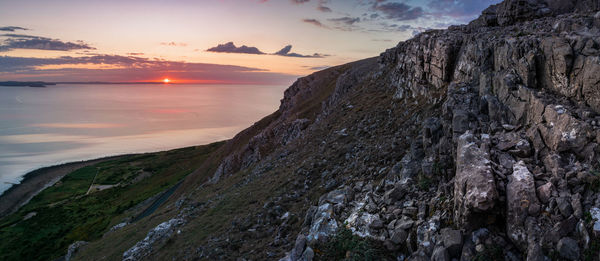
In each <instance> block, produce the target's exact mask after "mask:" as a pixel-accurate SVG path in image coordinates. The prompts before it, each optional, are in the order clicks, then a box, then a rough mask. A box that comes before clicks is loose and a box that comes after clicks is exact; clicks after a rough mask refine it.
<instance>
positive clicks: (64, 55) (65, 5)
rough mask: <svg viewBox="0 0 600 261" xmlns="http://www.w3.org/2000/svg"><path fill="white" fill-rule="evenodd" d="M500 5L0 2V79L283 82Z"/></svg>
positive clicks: (467, 0) (475, 0) (441, 1)
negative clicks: (488, 7) (491, 6)
mask: <svg viewBox="0 0 600 261" xmlns="http://www.w3.org/2000/svg"><path fill="white" fill-rule="evenodd" d="M498 2H500V0H421V1H417V0H86V1H81V0H53V1H47V0H2V1H0V81H6V80H20V81H29V80H40V81H58V82H65V81H71V82H80V81H86V82H87V81H106V82H136V81H161V80H163V79H165V78H169V79H171V81H172V82H176V83H177V82H179V83H188V82H189V83H192V82H193V83H213V84H214V83H228V84H289V83H291V81H292V80H293V79H295V78H297V77H299V76H302V75H307V74H309V73H311V72H314V71H317V70H321V69H324V68H327V67H330V66H335V65H340V64H344V63H347V62H351V61H355V60H359V59H364V58H369V57H373V56H377V55H379V54H380V53H381V52H383V51H385V49H388V48H391V47H393V46H395V45H396V44H397V43H398V42H400V41H404V40H407V39H409V38H411V37H413V36H414V35H416V34H418V33H419V32H422V31H425V30H428V29H443V28H447V27H448V26H449V25H453V24H465V23H468V22H469V21H470V20H472V19H474V18H476V17H477V16H479V14H480V13H481V11H482V10H483V9H485V8H486V7H487V6H489V5H491V4H496V3H498Z"/></svg>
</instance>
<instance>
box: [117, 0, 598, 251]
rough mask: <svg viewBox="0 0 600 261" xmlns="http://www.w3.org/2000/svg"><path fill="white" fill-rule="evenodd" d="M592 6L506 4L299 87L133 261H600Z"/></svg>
mask: <svg viewBox="0 0 600 261" xmlns="http://www.w3.org/2000/svg"><path fill="white" fill-rule="evenodd" d="M598 10H600V2H599V1H597V0H572V1H557V0H547V1H543V0H537V1H536V0H528V1H525V0H506V1H504V2H502V3H500V4H498V5H495V6H491V7H490V8H488V9H486V10H485V11H484V12H483V13H482V15H481V17H480V18H478V19H476V20H474V21H473V22H471V23H470V24H468V25H463V26H452V27H450V28H449V29H447V30H431V31H428V32H424V33H421V34H419V35H417V36H415V37H414V38H413V39H410V40H408V41H405V42H401V43H399V44H398V45H397V46H396V47H394V48H391V49H389V50H386V51H385V52H384V53H382V54H381V55H380V56H379V57H378V58H373V59H367V60H363V61H358V62H355V63H351V64H347V65H343V66H339V67H335V68H331V69H327V70H325V71H322V72H318V73H315V74H313V75H310V76H307V77H305V78H301V79H299V80H298V81H297V82H296V83H294V84H293V85H292V86H291V87H290V88H289V89H288V90H287V91H286V92H285V96H284V99H283V100H282V103H281V106H280V108H279V110H278V111H277V112H276V113H274V114H273V115H271V116H269V117H268V118H265V119H264V120H263V121H261V122H259V123H257V124H255V126H253V127H251V128H249V129H248V130H246V131H244V132H242V133H240V134H239V135H238V136H236V137H235V138H234V139H233V140H231V141H230V142H229V143H228V145H227V146H225V149H224V150H223V151H222V152H221V154H219V155H221V156H219V157H221V158H220V160H219V162H220V163H219V165H218V168H217V169H216V170H215V171H211V172H210V173H209V175H204V176H201V175H200V174H196V175H193V176H191V177H189V178H188V180H187V184H186V185H184V186H182V189H180V191H179V192H178V194H177V195H178V196H179V197H178V201H177V202H173V203H172V204H171V205H170V206H169V208H168V209H167V210H165V211H166V212H169V211H170V212H171V213H178V214H177V216H176V217H175V216H174V215H175V214H173V215H172V216H173V219H171V221H165V223H162V224H161V225H162V227H160V226H161V225H159V226H158V227H156V228H155V229H154V230H152V231H151V232H150V233H148V235H147V237H146V239H144V241H140V242H139V243H138V245H136V246H137V248H136V246H134V247H132V248H131V249H129V250H128V251H127V252H125V254H124V255H123V258H124V259H127V260H137V259H144V258H149V259H160V258H165V257H172V256H180V257H182V258H186V259H194V258H199V259H210V260H215V259H236V258H239V259H238V260H250V259H252V260H264V259H279V258H283V259H284V260H294V261H295V260H313V259H340V258H346V259H356V258H367V257H375V258H377V259H379V258H381V259H390V260H453V259H455V260H458V259H460V260H502V259H504V260H562V259H564V260H600V253H599V252H600V162H599V157H600V156H599V155H600V154H599V152H600V147H599V146H598V143H600V114H599V113H600V12H597V11H598ZM199 173H200V172H199ZM199 190H203V191H212V192H211V193H212V194H206V193H204V192H202V193H204V194H202V193H200V192H197V191H199ZM232 202H235V204H234V203H232ZM232 204H234V205H232ZM223 209H226V210H227V211H225V212H218V211H222V210H223ZM166 212H165V213H166ZM211 213H213V214H214V213H225V214H222V215H220V216H218V217H217V219H219V222H221V223H218V222H217V221H215V220H214V219H211V216H210V214H211ZM213 218H214V217H213ZM173 220H175V221H173ZM169 222H170V223H169ZM167 226H168V232H169V233H167V234H165V235H166V238H168V243H164V242H163V243H161V244H158V243H155V242H158V241H156V240H155V241H152V237H157V233H158V232H156V231H155V230H156V229H158V228H161V229H162V228H164V227H167ZM175 230H179V232H177V233H174V231H175ZM206 231H209V232H206ZM348 233H350V234H348ZM186 235H187V236H186ZM344 235H345V237H344ZM159 238H160V237H159ZM344 238H346V239H347V240H348V242H349V243H353V245H351V246H352V247H350V248H349V249H348V248H344V246H345V245H344V241H343V240H345V239H344ZM148 240H150V241H148ZM160 240H162V241H165V240H164V238H160ZM348 242H346V243H348ZM354 243H356V244H354ZM139 244H141V245H139ZM139 246H146V247H145V248H140V247H139ZM365 246H369V247H366V248H365ZM340 249H341V250H342V254H341V255H339V253H338V252H339V251H340ZM356 250H360V251H356ZM336 251H337V252H336Z"/></svg>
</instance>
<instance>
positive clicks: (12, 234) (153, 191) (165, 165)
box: [0, 142, 223, 260]
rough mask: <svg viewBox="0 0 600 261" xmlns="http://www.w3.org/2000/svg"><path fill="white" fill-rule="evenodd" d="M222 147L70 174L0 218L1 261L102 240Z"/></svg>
mask: <svg viewBox="0 0 600 261" xmlns="http://www.w3.org/2000/svg"><path fill="white" fill-rule="evenodd" d="M222 144H223V142H219V143H213V144H209V145H204V146H197V147H189V148H183V149H177V150H172V151H166V152H159V153H148V154H140V155H130V156H122V157H119V158H117V159H114V160H110V161H106V162H102V163H98V164H95V165H91V166H87V167H83V168H80V169H78V170H76V171H74V172H72V173H70V174H68V175H67V176H65V177H64V178H62V179H61V180H60V181H59V182H57V183H56V184H54V185H53V186H51V187H49V188H47V189H45V190H44V191H42V192H41V193H40V194H38V195H37V196H35V197H34V198H33V199H32V200H31V201H30V202H29V203H28V204H26V205H25V206H23V207H22V208H21V209H20V210H19V211H17V212H16V213H14V214H12V215H9V216H6V217H4V218H2V219H0V260H53V259H57V258H59V257H61V256H63V255H65V254H66V251H67V248H68V246H69V245H70V244H71V243H73V242H75V241H91V240H95V239H98V238H100V237H102V235H103V234H104V233H106V232H107V231H108V230H109V229H110V228H111V227H112V226H114V225H116V224H119V223H121V222H123V221H128V220H131V219H133V217H135V215H138V214H139V213H140V212H141V211H143V210H144V209H145V208H146V207H147V206H149V205H150V204H151V203H152V202H151V201H152V200H150V202H148V201H147V200H148V199H150V198H151V197H153V196H156V195H159V194H161V192H163V191H166V190H168V189H169V188H171V187H173V186H174V185H175V184H177V183H178V182H180V181H181V180H182V179H183V178H184V177H186V176H187V175H188V174H190V173H192V172H193V171H194V170H196V169H197V168H199V167H200V165H202V163H203V162H204V161H205V160H206V159H207V158H208V157H209V156H210V155H211V153H212V152H214V151H215V150H217V149H218V148H219V147H220V146H221V145H222ZM90 188H91V189H90Z"/></svg>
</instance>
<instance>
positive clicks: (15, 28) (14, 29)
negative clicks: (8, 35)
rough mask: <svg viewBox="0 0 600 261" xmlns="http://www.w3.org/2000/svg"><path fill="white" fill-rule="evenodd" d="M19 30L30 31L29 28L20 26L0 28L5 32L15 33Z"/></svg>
mask: <svg viewBox="0 0 600 261" xmlns="http://www.w3.org/2000/svg"><path fill="white" fill-rule="evenodd" d="M17 30H29V29H27V28H23V27H19V26H3V27H0V31H5V32H14V31H17Z"/></svg>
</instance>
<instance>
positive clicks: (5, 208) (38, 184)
mask: <svg viewBox="0 0 600 261" xmlns="http://www.w3.org/2000/svg"><path fill="white" fill-rule="evenodd" d="M119 157H123V156H115V157H108V158H102V159H94V160H89V161H82V162H73V163H67V164H62V165H59V166H53V167H46V168H41V169H38V170H34V171H32V172H30V173H27V175H25V179H24V180H23V181H22V182H21V184H17V185H14V186H12V187H11V188H10V189H8V190H7V191H5V192H4V194H2V195H1V196H0V217H3V216H6V215H8V214H11V213H13V212H15V211H16V210H18V209H19V208H20V207H21V206H23V205H25V204H27V202H29V200H31V199H32V198H33V197H34V196H35V195H37V194H38V193H40V192H41V191H42V190H44V189H45V188H47V187H49V186H52V185H53V184H54V183H56V182H57V181H59V180H60V179H61V178H62V177H64V176H65V175H67V174H69V173H71V172H73V171H75V170H77V169H80V168H83V167H86V166H90V165H93V164H96V163H100V162H103V161H107V160H112V159H116V158H119Z"/></svg>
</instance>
